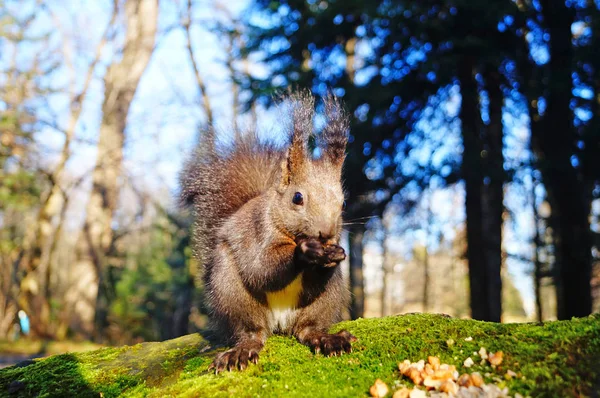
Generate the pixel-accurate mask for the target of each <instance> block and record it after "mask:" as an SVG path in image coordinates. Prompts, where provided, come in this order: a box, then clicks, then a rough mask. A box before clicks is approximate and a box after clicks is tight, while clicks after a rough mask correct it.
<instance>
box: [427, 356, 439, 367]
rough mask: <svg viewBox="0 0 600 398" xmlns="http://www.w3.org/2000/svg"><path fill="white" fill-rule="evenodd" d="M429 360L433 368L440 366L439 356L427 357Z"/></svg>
mask: <svg viewBox="0 0 600 398" xmlns="http://www.w3.org/2000/svg"><path fill="white" fill-rule="evenodd" d="M427 362H429V364H430V365H431V367H433V370H438V369H439V368H440V359H439V358H438V357H427Z"/></svg>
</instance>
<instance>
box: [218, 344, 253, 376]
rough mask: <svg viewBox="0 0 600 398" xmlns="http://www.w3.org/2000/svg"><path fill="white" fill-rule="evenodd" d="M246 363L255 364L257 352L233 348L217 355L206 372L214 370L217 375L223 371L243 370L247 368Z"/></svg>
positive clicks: (243, 348)
mask: <svg viewBox="0 0 600 398" xmlns="http://www.w3.org/2000/svg"><path fill="white" fill-rule="evenodd" d="M248 362H252V363H253V364H257V363H258V352H256V351H255V350H253V349H248V348H245V347H233V348H232V349H230V350H228V351H225V352H222V353H220V354H218V355H217V357H216V358H215V360H214V361H213V363H212V364H210V366H209V367H208V370H213V369H214V371H215V374H219V373H220V372H223V371H224V370H225V369H227V370H228V371H229V372H231V371H232V370H236V369H239V370H245V369H246V368H247V367H248Z"/></svg>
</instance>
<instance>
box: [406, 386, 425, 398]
mask: <svg viewBox="0 0 600 398" xmlns="http://www.w3.org/2000/svg"><path fill="white" fill-rule="evenodd" d="M426 396H427V393H426V392H425V391H423V390H419V389H418V388H413V390H412V391H411V392H410V395H409V397H410V398H425V397H426Z"/></svg>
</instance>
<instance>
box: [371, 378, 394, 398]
mask: <svg viewBox="0 0 600 398" xmlns="http://www.w3.org/2000/svg"><path fill="white" fill-rule="evenodd" d="M388 391H389V388H388V386H387V384H385V383H384V382H383V380H381V379H377V380H375V384H373V385H372V386H371V388H370V389H369V393H370V394H371V396H372V397H375V398H383V397H385V396H386V395H387V393H388Z"/></svg>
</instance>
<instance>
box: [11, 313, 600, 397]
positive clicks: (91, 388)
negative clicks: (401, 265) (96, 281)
mask: <svg viewBox="0 0 600 398" xmlns="http://www.w3.org/2000/svg"><path fill="white" fill-rule="evenodd" d="M340 329H347V330H349V331H350V332H351V333H353V334H354V335H356V336H357V337H358V338H359V341H358V342H356V343H354V345H353V352H352V353H351V354H346V355H342V356H341V357H331V358H326V357H323V356H321V355H314V354H312V353H311V352H310V350H309V349H308V348H307V347H304V346H302V345H300V344H299V343H297V342H296V340H294V339H293V338H291V337H286V336H274V337H271V338H270V339H269V340H268V342H267V345H266V347H265V349H264V351H263V352H262V353H261V357H260V360H259V364H258V365H251V366H250V367H249V368H248V369H247V370H246V371H244V372H237V371H235V372H231V373H229V372H225V373H222V374H219V375H215V374H213V373H212V372H210V371H209V370H208V366H209V364H210V363H211V361H212V359H213V357H214V355H215V351H214V350H213V349H212V348H211V347H210V346H209V344H208V343H207V342H206V341H205V340H204V339H203V338H202V337H201V336H200V335H198V334H194V335H188V336H184V337H180V338H178V339H174V340H169V341H165V342H162V343H143V344H138V345H135V346H131V347H127V346H126V347H120V348H104V349H100V350H96V351H92V352H85V353H72V354H63V355H56V356H52V357H49V358H45V359H40V360H36V361H34V362H33V363H30V364H24V365H26V366H21V367H19V366H13V367H10V368H6V369H3V370H0V396H2V397H4V396H7V397H116V396H125V397H147V396H148V397H164V396H184V397H196V396H202V397H212V396H237V397H243V396H262V397H274V396H302V397H305V396H311V397H319V396H326V397H335V396H338V397H356V396H365V395H368V391H369V387H370V386H371V385H372V384H373V381H374V380H375V379H376V378H380V379H382V380H383V381H385V382H386V383H387V384H388V385H389V386H391V387H392V390H393V389H395V388H398V386H399V385H400V384H401V385H406V386H410V382H409V381H408V380H406V379H403V378H401V377H400V376H399V374H398V368H397V364H398V362H401V361H403V360H404V359H409V360H410V361H413V362H415V361H418V360H420V359H427V356H429V355H433V356H438V357H439V358H440V359H441V361H442V362H443V363H448V364H454V365H457V368H462V364H463V361H464V360H465V359H466V358H467V357H471V358H472V359H474V360H475V365H473V366H472V367H471V368H469V369H468V370H466V369H464V368H462V369H461V371H463V370H464V371H468V373H471V372H475V371H478V372H480V373H481V374H488V377H486V379H487V380H486V381H488V382H494V383H496V384H498V383H499V384H500V386H501V387H508V389H509V393H510V394H511V395H513V394H515V393H520V394H521V395H523V396H527V395H529V396H532V397H538V396H539V397H548V396H551V397H552V396H556V397H570V396H592V395H593V394H595V393H597V392H598V391H600V316H598V315H593V316H590V317H588V318H581V319H573V320H571V321H559V322H547V323H543V324H533V323H529V324H495V323H487V322H479V321H472V320H460V319H452V318H448V317H444V316H441V315H431V314H413V315H404V316H395V317H387V318H381V319H359V320H356V321H351V322H343V323H340V324H338V325H336V326H335V327H334V328H333V331H337V330H340ZM469 337H471V338H472V339H468V338H469ZM465 339H467V340H468V341H467V340H465ZM452 341H454V343H452ZM480 347H485V348H486V349H487V351H488V352H496V351H502V352H503V353H504V361H503V362H502V364H501V365H500V366H498V367H497V368H496V369H492V368H491V367H489V365H487V364H486V365H482V364H481V362H480V360H481V359H480V358H479V357H477V356H476V355H474V352H477V351H479V349H480ZM508 370H512V371H513V372H515V373H516V374H517V375H518V376H517V377H513V378H511V379H510V380H505V379H504V375H505V374H506V372H507V371H508ZM494 378H496V381H493V379H494ZM498 378H501V379H502V381H500V382H498ZM398 380H400V382H398ZM390 396H391V394H390Z"/></svg>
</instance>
